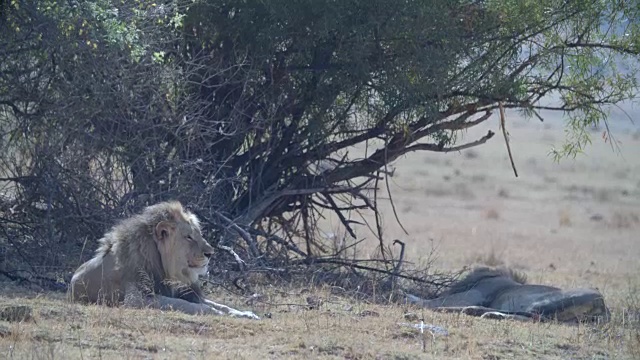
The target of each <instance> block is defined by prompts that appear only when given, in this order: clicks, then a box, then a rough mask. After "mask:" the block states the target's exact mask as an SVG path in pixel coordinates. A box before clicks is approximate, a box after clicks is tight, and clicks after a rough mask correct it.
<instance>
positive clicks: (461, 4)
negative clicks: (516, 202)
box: [0, 0, 640, 266]
mask: <svg viewBox="0 0 640 360" xmlns="http://www.w3.org/2000/svg"><path fill="white" fill-rule="evenodd" d="M639 16H640V3H639V2H638V1H637V0H636V1H632V0H627V1H604V0H602V1H593V0H591V1H582V0H536V1H530V0H485V1H482V0H475V1H468V0H430V1H412V0H403V1H385V0H367V1H364V0H344V1H329V0H327V1H316V0H297V1H290V0H261V1H253V0H245V1H226V0H198V1H196V0H193V1H187V0H171V1H169V0H166V1H156V2H150V1H140V0H137V1H118V0H89V1H84V2H74V1H69V2H58V1H53V0H51V1H46V0H45V1H35V0H10V1H7V0H5V1H2V2H0V32H1V33H2V37H1V38H0V130H1V131H2V140H1V141H0V147H1V148H2V153H1V154H2V155H0V161H1V164H2V167H1V168H0V171H1V173H0V177H2V179H1V180H2V181H1V182H0V185H1V186H2V188H1V190H0V191H2V199H3V200H2V202H1V204H0V205H1V206H0V222H1V223H2V224H3V230H2V231H3V233H0V237H3V238H5V239H6V241H7V242H8V243H7V244H10V246H9V245H7V249H10V250H9V251H11V252H18V253H19V252H21V251H24V249H25V248H29V247H33V248H46V249H48V251H50V253H46V252H40V254H41V256H42V258H40V259H37V261H35V263H38V264H48V265H60V264H65V263H67V262H68V261H72V262H73V263H74V264H75V263H77V255H74V257H73V258H66V257H65V256H67V255H70V254H77V250H79V249H80V248H83V247H84V246H85V241H86V240H87V239H89V241H88V242H86V246H87V247H88V248H93V247H95V242H94V239H96V238H97V237H99V236H100V235H101V233H102V232H103V231H104V230H105V228H106V227H107V226H109V224H111V223H112V221H113V219H114V218H116V217H121V216H124V215H125V214H128V213H129V212H130V211H133V210H138V209H139V208H140V207H142V206H144V205H147V204H150V203H153V202H155V201H159V200H163V199H168V198H177V199H179V200H182V201H183V202H185V203H187V204H189V205H190V206H192V207H193V208H194V209H195V210H196V211H197V212H198V213H199V214H200V215H201V217H203V218H204V219H205V222H206V223H207V225H208V228H209V229H210V230H212V231H215V232H217V234H219V238H221V239H222V240H221V241H222V243H223V244H226V245H231V246H233V247H234V248H235V249H236V250H237V251H239V252H241V255H242V257H244V258H245V259H248V260H250V263H251V264H253V265H256V266H257V265H269V266H274V265H278V266H281V265H283V264H292V263H296V262H299V263H304V262H309V261H311V260H312V259H313V261H316V262H319V261H323V259H325V261H329V260H327V259H326V258H325V257H324V256H327V255H336V251H335V249H332V248H331V247H330V246H329V244H328V243H327V240H326V239H322V238H321V237H318V236H317V235H318V233H317V231H316V226H315V224H316V222H317V221H318V219H320V218H321V217H322V216H324V214H326V213H333V214H335V216H337V217H338V218H339V219H340V220H341V221H342V223H343V225H344V226H345V228H346V229H347V231H348V232H349V233H350V234H352V235H353V236H354V237H355V232H354V231H353V227H354V226H356V222H355V221H353V220H351V219H352V218H351V215H350V214H351V213H352V212H353V211H362V210H366V209H368V210H371V211H374V212H376V211H377V210H376V201H375V196H374V195H372V194H373V192H375V189H377V188H378V185H379V181H380V180H381V179H383V178H384V176H386V171H385V169H386V166H387V165H388V164H389V163H391V162H393V161H394V160H395V159H397V158H398V157H400V156H402V155H404V154H407V153H409V152H413V151H436V152H448V151H456V150H460V149H464V148H468V147H471V146H476V145H479V144H482V143H484V142H486V141H487V140H488V139H490V138H491V137H492V135H493V133H492V132H489V133H487V134H486V135H485V136H484V137H482V138H479V139H475V140H473V141H471V142H469V143H460V141H459V136H457V134H459V132H460V131H462V130H465V129H468V128H471V127H473V126H476V125H478V124H480V123H482V122H484V121H486V120H488V119H489V118H491V116H492V114H493V113H494V112H495V111H496V109H498V107H499V105H500V104H502V106H504V107H505V108H511V109H518V110H520V111H522V112H523V113H524V114H525V115H527V116H532V117H541V115H540V111H541V110H553V111H560V112H564V113H565V114H566V119H567V120H566V121H567V127H568V129H570V131H569V132H568V134H569V136H568V138H567V142H566V145H565V147H564V148H563V149H561V150H560V151H559V153H558V154H559V155H575V154H576V153H577V152H579V151H580V150H581V149H582V147H583V146H584V145H585V144H586V143H588V141H589V138H588V133H587V131H586V128H588V127H589V126H591V125H595V124H598V123H599V122H601V121H606V119H607V115H608V109H609V108H608V107H609V106H610V105H612V104H617V103H619V102H621V101H623V100H627V99H631V98H633V97H634V96H635V91H636V90H637V73H636V72H637V69H638V67H637V60H638V53H639V52H640V28H639V26H640V21H639V20H640V19H639ZM354 154H360V155H354ZM0 241H4V240H0ZM380 244H381V247H382V255H383V257H384V256H385V250H384V243H383V241H382V239H381V243H380ZM61 248H65V249H67V248H68V249H71V250H76V251H60V249H61ZM337 255H340V251H339V250H338V251H337ZM85 256H86V255H85ZM332 259H334V260H335V258H332ZM30 261H32V262H33V261H34V260H33V259H30ZM389 266H390V265H389Z"/></svg>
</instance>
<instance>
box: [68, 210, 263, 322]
mask: <svg viewBox="0 0 640 360" xmlns="http://www.w3.org/2000/svg"><path fill="white" fill-rule="evenodd" d="M99 242H100V246H99V248H98V250H97V251H96V254H95V256H94V257H93V258H92V259H90V260H89V261H87V262H86V263H84V264H82V265H81V266H80V267H79V268H78V270H77V271H76V273H75V274H74V276H73V278H72V280H71V286H70V298H71V300H72V301H79V302H90V303H102V304H107V305H118V304H121V303H122V302H125V304H128V305H132V304H133V305H132V306H136V307H139V306H143V305H144V304H146V306H152V307H156V308H161V309H165V308H173V309H178V310H181V311H183V312H187V313H222V312H226V313H229V314H231V315H234V316H243V317H250V318H257V316H255V314H253V313H251V312H241V311H238V310H235V309H232V308H229V307H227V306H225V305H221V304H216V303H214V302H212V301H210V300H207V299H205V298H204V296H203V293H202V290H201V288H200V286H199V283H198V276H200V275H204V274H205V273H206V272H207V266H208V264H209V257H210V256H211V254H212V253H213V250H214V249H213V247H211V245H209V244H208V243H207V242H206V241H205V240H204V239H203V237H202V233H201V230H200V223H199V221H198V218H197V217H196V216H195V215H194V214H192V213H190V212H188V211H186V210H185V209H184V208H183V207H182V205H181V204H180V203H179V202H176V201H171V202H162V203H158V204H156V205H152V206H149V207H147V208H145V209H144V211H143V212H142V213H141V214H138V215H134V216H132V217H130V218H128V219H125V220H123V221H121V222H120V223H118V224H117V225H115V226H114V227H113V228H112V229H111V230H110V231H109V232H107V233H106V234H105V236H104V237H103V238H102V239H100V240H99ZM127 301H128V303H127ZM220 309H221V310H220Z"/></svg>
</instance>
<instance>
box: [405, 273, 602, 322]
mask: <svg viewBox="0 0 640 360" xmlns="http://www.w3.org/2000/svg"><path fill="white" fill-rule="evenodd" d="M405 298H406V301H407V302H409V303H413V304H416V305H419V306H422V307H425V308H428V309H433V310H436V311H442V312H462V313H465V314H468V315H474V316H481V317H490V318H499V319H500V318H511V319H518V320H532V319H534V320H539V321H553V320H556V321H559V322H565V323H571V322H578V321H581V320H597V319H602V320H604V321H607V320H608V319H609V317H610V313H609V309H608V308H607V307H606V305H605V303H604V297H603V296H602V294H601V293H600V292H599V291H597V290H594V289H570V290H562V289H559V288H557V287H553V286H546V285H529V284H526V278H525V277H524V276H522V275H521V274H518V273H517V272H515V271H513V270H510V269H493V268H488V267H479V268H476V269H474V270H472V271H471V272H470V273H469V274H468V275H467V276H466V277H465V278H463V279H462V280H460V281H458V282H456V283H454V284H453V285H452V286H451V287H450V288H449V289H448V290H447V291H446V292H445V293H444V294H443V295H442V296H440V297H438V298H435V299H431V300H425V299H421V298H419V297H417V296H414V295H411V294H406V297H405Z"/></svg>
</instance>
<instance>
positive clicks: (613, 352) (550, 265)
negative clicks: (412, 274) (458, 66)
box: [0, 116, 640, 360]
mask: <svg viewBox="0 0 640 360" xmlns="http://www.w3.org/2000/svg"><path fill="white" fill-rule="evenodd" d="M488 127H490V128H492V129H493V130H494V131H497V123H496V122H495V121H494V122H492V123H491V124H488V125H487V126H486V127H485V128H482V129H474V130H473V131H472V132H469V133H467V134H465V138H466V139H468V140H473V139H475V138H476V136H477V135H478V134H484V133H485V132H486V130H487V128H488ZM509 131H510V133H511V146H512V150H513V152H514V157H515V162H516V166H517V168H518V171H519V175H520V177H518V178H515V177H514V175H513V172H512V170H511V167H510V164H509V160H508V158H507V153H506V149H505V144H504V142H503V141H502V137H501V134H500V133H498V135H500V136H496V137H494V138H493V139H492V140H490V141H489V142H488V143H487V144H486V145H484V146H480V147H477V148H474V149H471V150H467V151H465V152H463V153H450V154H434V153H414V154H410V155H408V156H406V157H405V158H403V159H400V160H399V161H397V162H396V163H395V164H394V167H395V168H396V171H395V175H394V177H393V178H392V179H391V180H390V181H391V184H390V185H391V189H392V195H393V200H394V202H395V206H396V209H397V211H398V215H399V216H400V220H401V221H402V223H403V225H404V226H405V228H406V229H407V230H408V231H409V235H406V234H404V233H403V232H402V230H401V228H400V227H399V226H398V225H397V224H396V223H395V220H394V217H393V213H392V211H391V207H390V206H388V205H385V208H384V209H383V210H384V215H385V223H384V229H385V236H386V238H388V239H394V238H399V239H402V240H404V241H405V242H406V243H407V250H408V260H411V261H420V260H424V259H425V258H426V257H427V256H429V254H430V253H432V250H434V249H435V252H434V254H435V255H436V258H435V262H434V266H436V267H437V268H439V269H445V270H456V269H460V268H461V267H463V266H466V265H473V264H487V265H504V266H510V267H513V268H515V269H518V270H520V271H522V272H524V273H526V274H527V275H528V279H529V282H531V283H542V284H550V285H556V286H561V287H597V288H598V289H600V290H601V291H602V292H603V293H604V295H605V300H606V302H607V304H608V305H609V306H610V308H611V310H612V317H613V318H612V321H611V322H610V323H608V324H602V325H593V324H581V325H580V326H569V325H559V324H534V323H520V322H513V321H496V320H481V319H478V318H472V317H468V316H460V315H452V314H436V313H433V312H429V311H426V310H421V309H416V308H409V309H408V308H406V307H405V306H402V305H377V304H369V303H367V302H365V301H359V300H357V299H353V298H345V297H341V296H339V294H336V293H335V291H332V289H331V288H329V287H323V288H311V289H306V288H300V287H290V288H272V287H264V288H262V289H261V290H262V291H261V293H263V294H266V295H268V296H267V297H266V300H265V301H262V302H257V303H253V304H251V303H245V302H244V301H243V299H239V298H237V297H232V296H230V295H227V294H225V293H220V294H217V296H214V298H216V299H217V300H220V301H226V302H228V303H231V304H234V305H236V306H237V307H239V308H242V309H249V308H252V309H253V310H254V311H256V312H257V313H258V314H261V315H263V314H265V313H271V314H272V316H271V318H264V319H263V320H261V321H251V320H244V319H231V318H222V317H212V316H210V317H195V316H187V315H181V314H176V313H161V312H159V311H151V310H143V311H142V310H127V309H111V308H101V307H96V306H81V305H75V304H69V303H66V302H65V301H64V299H63V298H62V295H60V294H33V293H31V292H28V291H20V289H19V288H15V287H13V286H10V285H9V284H6V286H5V285H0V286H4V289H3V290H2V291H0V294H2V295H0V310H1V309H2V308H3V307H5V306H7V305H10V304H22V305H29V306H31V308H32V309H33V314H32V319H31V320H29V321H23V322H8V321H2V320H0V358H6V359H13V358H16V359H27V358H28V359H56V358H60V359H76V358H109V359H111V358H118V359H129V358H144V359H146V358H151V359H156V358H157V359H226V358H233V359H236V358H240V359H263V358H264V359H283V358H285V359H294V358H300V359H306V358H319V359H495V360H497V359H634V358H635V359H638V358H640V319H639V318H640V272H639V271H640V262H639V261H638V258H639V257H640V235H639V234H640V156H639V155H640V130H637V129H631V130H625V129H624V128H620V130H615V131H614V135H615V136H616V139H617V140H618V142H619V146H620V148H619V150H616V149H613V150H612V148H611V146H610V143H604V142H603V140H602V139H601V136H600V134H601V131H594V132H593V137H594V143H593V144H592V145H591V146H590V147H588V148H587V149H586V154H585V155H581V156H579V157H578V158H577V159H575V160H573V159H564V160H562V161H561V162H560V163H555V162H554V161H553V159H552V158H551V157H550V156H548V152H549V150H550V149H551V147H552V146H553V145H556V146H560V145H561V144H562V140H563V137H564V133H563V128H562V127H561V125H559V123H558V122H554V123H553V124H552V125H546V124H541V123H539V122H537V121H533V120H531V121H528V122H527V121H524V120H521V119H517V118H516V117H515V116H511V118H510V123H509ZM325 225H326V231H332V232H335V233H340V231H339V229H338V228H337V226H334V225H335V224H332V223H327V224H325ZM358 235H359V236H361V237H369V238H371V237H373V236H372V235H371V234H369V233H367V232H366V231H365V230H364V229H362V230H361V233H359V234H358ZM309 296H313V297H317V298H319V299H322V304H321V305H320V306H319V307H317V308H316V309H312V310H310V309H309V308H308V304H307V298H308V297H309ZM407 311H410V312H414V313H416V314H417V316H418V317H424V319H425V322H428V323H431V324H435V325H438V326H442V327H444V328H446V329H447V330H448V331H449V333H450V334H449V336H436V337H435V338H432V337H431V335H427V336H426V337H423V336H422V335H420V333H419V332H418V331H416V330H414V329H411V328H408V327H403V326H400V325H399V323H402V322H409V320H406V319H405V318H404V316H403V314H405V313H406V312H407ZM0 315H1V314H0ZM0 318H2V316H0ZM423 342H424V344H423ZM423 345H424V349H423Z"/></svg>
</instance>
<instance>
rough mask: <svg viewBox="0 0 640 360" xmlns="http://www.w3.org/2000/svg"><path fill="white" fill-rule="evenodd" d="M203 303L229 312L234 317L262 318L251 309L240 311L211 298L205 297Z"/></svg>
mask: <svg viewBox="0 0 640 360" xmlns="http://www.w3.org/2000/svg"><path fill="white" fill-rule="evenodd" d="M203 303H204V304H206V305H209V306H211V307H212V308H213V309H215V310H217V311H221V312H223V313H226V314H229V315H231V316H233V317H246V318H249V319H256V320H260V317H259V316H258V315H256V314H254V313H253V312H251V311H240V310H236V309H234V308H232V307H229V306H227V305H224V304H218V303H216V302H214V301H211V300H209V299H204V300H203Z"/></svg>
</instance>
